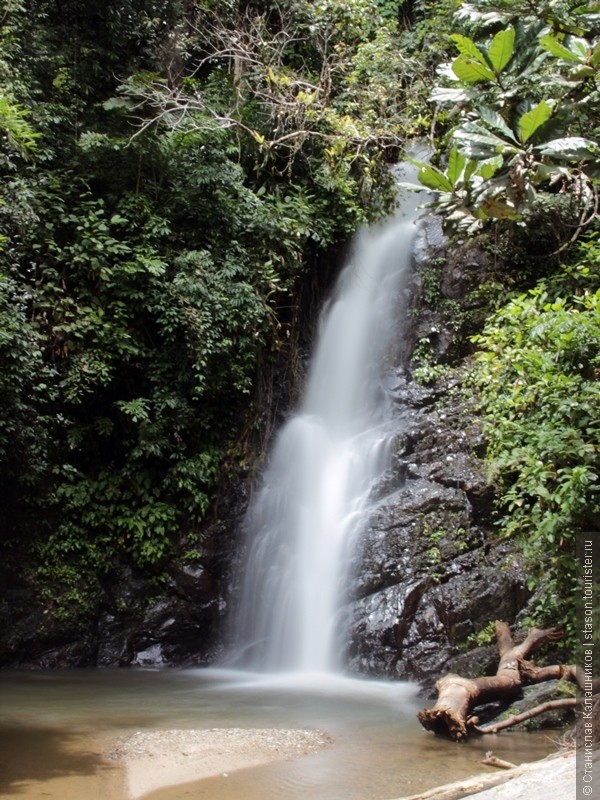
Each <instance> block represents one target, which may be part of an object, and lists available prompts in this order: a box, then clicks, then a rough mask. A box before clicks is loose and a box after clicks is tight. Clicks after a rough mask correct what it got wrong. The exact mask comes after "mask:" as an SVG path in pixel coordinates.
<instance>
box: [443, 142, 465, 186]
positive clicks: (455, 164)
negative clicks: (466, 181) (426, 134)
mask: <svg viewBox="0 0 600 800" xmlns="http://www.w3.org/2000/svg"><path fill="white" fill-rule="evenodd" d="M466 163H467V159H466V156H464V155H463V154H462V153H460V152H459V151H458V150H457V149H456V147H453V148H452V150H450V155H449V157H448V168H447V169H446V175H447V176H448V180H449V181H450V183H451V184H452V186H453V187H454V186H456V184H457V182H458V179H459V178H460V176H461V175H462V172H463V169H464V167H465V164H466Z"/></svg>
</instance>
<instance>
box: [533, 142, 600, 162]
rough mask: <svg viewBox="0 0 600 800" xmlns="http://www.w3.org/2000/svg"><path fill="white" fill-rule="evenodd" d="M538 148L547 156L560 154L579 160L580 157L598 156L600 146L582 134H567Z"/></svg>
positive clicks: (560, 155) (561, 156)
mask: <svg viewBox="0 0 600 800" xmlns="http://www.w3.org/2000/svg"><path fill="white" fill-rule="evenodd" d="M536 149H537V150H539V151H540V152H541V153H542V155H545V156H558V157H560V158H566V159H567V160H572V161H579V160H580V159H590V158H596V157H597V156H598V150H599V147H598V144H597V143H596V142H592V141H590V140H589V139H584V138H583V137H582V136H567V137H564V138H562V139H552V141H550V142H544V144H542V145H539V147H538V148H536Z"/></svg>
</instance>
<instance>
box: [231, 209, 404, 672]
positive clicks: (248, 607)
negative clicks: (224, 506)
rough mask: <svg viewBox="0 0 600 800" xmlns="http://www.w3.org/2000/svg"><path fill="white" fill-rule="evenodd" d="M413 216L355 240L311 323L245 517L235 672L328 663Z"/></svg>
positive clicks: (378, 452) (374, 457) (373, 456)
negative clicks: (315, 324) (290, 401)
mask: <svg viewBox="0 0 600 800" xmlns="http://www.w3.org/2000/svg"><path fill="white" fill-rule="evenodd" d="M411 199H412V198H411ZM415 217H416V200H415V201H414V202H413V203H412V204H411V207H410V208H408V209H407V208H406V205H405V206H404V207H403V209H402V213H401V214H400V213H399V214H398V215H397V216H396V218H395V219H394V220H393V221H392V222H389V223H387V224H385V225H383V226H380V227H378V228H375V229H370V230H365V231H363V232H361V233H360V234H359V236H358V237H357V239H356V242H355V246H354V248H353V253H352V256H351V258H350V260H349V263H348V264H347V265H346V267H345V268H344V270H343V272H342V274H341V275H340V279H339V281H338V284H337V287H336V291H335V293H334V296H333V298H332V300H331V302H330V304H329V307H328V309H327V312H326V314H325V315H324V318H323V321H322V326H321V330H320V333H319V338H318V344H317V348H316V352H315V355H314V358H313V361H312V364H311V367H310V370H309V375H308V381H307V386H306V393H305V399H304V402H303V403H302V406H301V408H300V409H299V411H298V412H297V413H296V414H295V415H294V416H292V417H291V418H290V420H289V421H288V422H287V423H286V424H285V425H284V426H283V428H282V430H281V432H280V433H279V435H278V437H277V440H276V442H275V445H274V449H273V452H272V455H271V458H270V463H269V466H268V468H267V470H266V472H265V474H264V476H263V481H262V488H261V489H260V491H259V492H258V493H257V496H256V498H255V499H254V501H253V503H252V505H251V507H250V509H249V512H248V515H247V518H246V529H247V536H248V537H249V538H248V548H249V549H248V555H247V559H246V562H245V564H244V575H243V578H242V588H241V595H240V602H239V608H238V611H237V615H236V621H235V629H236V636H235V639H236V645H235V646H236V649H237V653H238V662H239V663H240V665H241V666H243V667H245V668H248V669H255V670H262V671H268V672H280V671H288V670H294V671H300V672H322V671H329V670H333V669H335V668H336V667H338V666H339V664H338V660H337V659H336V653H335V651H336V630H335V629H336V627H337V624H336V620H337V612H338V610H339V607H340V603H341V602H342V601H343V598H344V596H345V594H346V593H345V591H344V588H345V583H346V579H347V575H346V572H347V564H348V561H349V553H350V552H351V548H352V544H353V541H354V540H355V538H356V536H357V533H358V532H359V531H360V528H361V522H362V521H363V520H364V513H365V510H366V506H367V502H368V497H369V493H370V490H371V488H372V486H373V483H374V481H375V480H376V479H377V478H378V477H379V476H381V474H382V473H383V471H384V470H385V469H386V468H387V466H388V463H389V457H390V434H389V428H388V425H387V424H386V422H387V420H388V418H389V406H388V403H387V400H386V396H385V392H384V390H383V388H382V385H381V377H382V370H383V366H384V364H383V362H384V359H385V358H386V356H387V355H388V353H389V351H390V347H391V345H392V343H393V342H394V340H395V339H397V337H398V335H399V330H400V328H399V325H400V322H401V320H400V318H399V317H400V316H401V315H402V311H403V306H404V302H403V289H404V285H405V278H406V275H407V273H408V268H409V266H410V261H411V254H412V243H413V239H414V236H415V233H416V230H417V228H416V226H415Z"/></svg>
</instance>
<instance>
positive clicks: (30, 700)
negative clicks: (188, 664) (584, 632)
mask: <svg viewBox="0 0 600 800" xmlns="http://www.w3.org/2000/svg"><path fill="white" fill-rule="evenodd" d="M424 705H425V701H423V699H422V698H419V697H418V687H417V686H415V685H413V684H408V683H399V682H384V681H370V680H356V679H350V678H345V677H341V676H332V675H329V674H312V675H310V674H309V675H306V674H302V675H295V674H289V675H283V676H282V675H277V676H269V675H256V674H249V673H240V672H232V671H225V670H213V669H210V670H200V669H187V670H160V671H153V670H114V671H113V670H65V671H54V672H45V671H39V672H0V748H1V749H0V753H1V754H2V755H0V797H3V798H10V797H18V798H20V800H33V798H42V797H43V798H46V800H47V799H48V798H54V797H56V798H59V797H60V798H61V800H67V798H69V799H70V798H73V799H74V800H77V799H78V798H81V800H93V799H94V798H96V797H98V798H102V800H124V798H125V795H124V789H123V786H122V784H121V783H119V781H118V780H117V776H116V767H115V764H111V763H110V762H107V760H106V758H105V755H106V751H105V750H103V745H102V744H101V743H102V742H104V743H106V741H109V740H110V737H111V736H113V735H114V736H117V735H120V734H123V733H126V732H129V731H134V730H141V729H170V728H202V729H205V728H234V727H235V728H271V727H272V728H277V727H281V728H320V729H322V730H324V731H326V732H327V733H329V734H330V736H331V737H332V738H333V740H334V744H333V745H332V746H331V747H329V748H327V749H325V750H323V751H321V752H319V753H316V754H314V755H309V756H304V757H301V758H298V759H295V760H293V761H286V762H280V763H278V764H273V765H269V766H265V767H257V768H253V769H248V770H242V771H239V772H237V773H230V774H228V775H226V776H224V775H221V776H218V777H215V778H211V779H209V780H205V781H202V782H197V783H194V784H187V785H186V786H183V787H181V786H180V787H176V788H173V789H171V790H161V791H157V792H155V793H153V794H152V795H150V796H149V797H151V798H152V800H175V798H184V797H185V798H204V797H206V798H211V800H236V799H237V798H239V800H242V798H243V800H255V798H256V800H259V798H260V800H279V798H281V800H284V799H285V800H300V798H302V800H342V798H343V800H389V799H390V798H394V797H400V796H403V795H410V794H414V793H416V792H418V791H422V790H424V789H427V788H431V787H433V786H436V785H439V784H441V783H446V782H449V781H452V780H458V779H460V778H463V777H466V776H468V775H471V774H473V773H475V772H478V771H481V769H480V765H479V761H480V759H481V758H483V757H484V755H485V753H486V751H488V750H493V751H494V753H495V754H496V755H497V756H499V757H500V758H504V759H506V760H509V761H513V762H515V763H522V762H524V761H532V760H535V759H537V758H541V757H543V756H545V755H547V754H548V753H549V752H552V751H553V750H554V749H555V748H554V744H553V741H552V735H551V734H548V733H531V734H523V733H510V732H506V733H503V734H499V735H496V736H487V737H482V738H478V739H473V740H471V741H469V742H468V743H467V744H464V745H458V744H454V743H452V742H448V741H445V740H443V739H440V738H438V737H435V736H433V735H432V734H430V733H427V732H426V731H424V730H423V729H422V728H421V726H420V725H419V723H418V721H417V719H416V716H415V715H416V712H417V711H418V710H419V709H420V708H422V707H423V706H424ZM99 743H100V744H99ZM69 787H70V788H69ZM119 795H120V796H119Z"/></svg>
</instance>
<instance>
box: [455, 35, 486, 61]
mask: <svg viewBox="0 0 600 800" xmlns="http://www.w3.org/2000/svg"><path fill="white" fill-rule="evenodd" d="M450 38H451V39H452V41H453V42H454V44H455V45H456V47H457V49H458V52H459V53H460V54H461V55H463V56H466V57H467V58H468V59H472V60H473V61H478V62H479V63H480V64H483V66H484V67H487V61H486V58H485V56H484V54H483V53H482V52H481V50H480V49H479V48H478V47H477V45H476V44H475V42H474V41H473V40H472V39H469V37H468V36H462V35H461V34H460V33H453V34H452V36H451V37H450Z"/></svg>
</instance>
